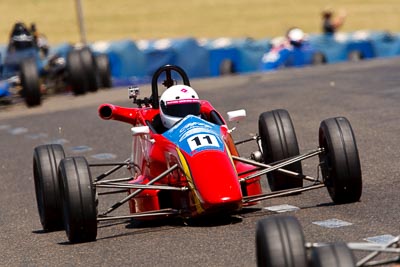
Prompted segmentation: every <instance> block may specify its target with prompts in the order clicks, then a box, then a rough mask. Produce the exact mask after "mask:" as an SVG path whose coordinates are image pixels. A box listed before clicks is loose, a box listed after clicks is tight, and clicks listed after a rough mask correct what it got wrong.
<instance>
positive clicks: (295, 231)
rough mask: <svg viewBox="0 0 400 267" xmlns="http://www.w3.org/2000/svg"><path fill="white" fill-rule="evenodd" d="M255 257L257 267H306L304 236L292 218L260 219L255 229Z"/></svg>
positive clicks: (298, 224) (296, 221) (299, 226)
mask: <svg viewBox="0 0 400 267" xmlns="http://www.w3.org/2000/svg"><path fill="white" fill-rule="evenodd" d="M256 257H257V266H259V267H266V266H268V267H306V266H308V265H307V254H306V248H305V241H304V234H303V230H302V228H301V225H300V223H299V221H298V220H297V219H296V218H295V217H293V216H275V217H268V218H265V219H261V220H259V221H258V223H257V227H256Z"/></svg>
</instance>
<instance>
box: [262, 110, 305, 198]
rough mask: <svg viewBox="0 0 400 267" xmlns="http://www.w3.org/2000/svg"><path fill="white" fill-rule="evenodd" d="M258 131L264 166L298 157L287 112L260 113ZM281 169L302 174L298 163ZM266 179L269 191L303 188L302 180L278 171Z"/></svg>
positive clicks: (269, 174) (294, 135) (296, 145)
mask: <svg viewBox="0 0 400 267" xmlns="http://www.w3.org/2000/svg"><path fill="white" fill-rule="evenodd" d="M258 129H259V136H260V138H261V145H262V150H263V158H264V162H265V164H270V163H274V162H277V161H281V160H285V159H288V158H290V157H293V156H298V155H299V145H298V143H297V137H296V133H295V130H294V126H293V123H292V120H291V118H290V115H289V113H288V111H286V110H284V109H277V110H272V111H268V112H264V113H261V114H260V116H259V119H258ZM283 169H287V170H290V171H294V172H297V173H302V166H301V162H300V161H298V162H295V163H292V164H290V165H288V166H285V167H283ZM267 178H268V184H269V187H270V188H271V191H279V190H285V189H292V188H297V187H302V186H303V180H302V179H299V178H294V177H291V176H289V175H287V174H284V173H280V172H278V171H273V172H270V173H267Z"/></svg>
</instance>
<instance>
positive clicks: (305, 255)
mask: <svg viewBox="0 0 400 267" xmlns="http://www.w3.org/2000/svg"><path fill="white" fill-rule="evenodd" d="M399 246H400V236H397V237H394V238H393V239H392V240H391V241H388V242H387V243H386V244H373V243H366V242H352V243H343V242H337V243H308V242H307V243H306V242H305V239H304V233H303V230H302V228H301V225H300V223H299V221H298V220H297V219H296V218H295V217H293V216H274V217H269V218H264V219H261V220H259V221H258V223H257V228H256V255H257V266H259V267H267V266H268V267H290V266H292V267H295V266H296V267H307V266H312V267H332V266H334V267H353V266H354V267H355V266H383V265H389V264H390V265H391V266H394V265H392V264H393V263H400V248H399ZM353 251H354V252H355V251H358V252H360V251H361V252H369V254H367V255H365V256H364V257H363V258H361V259H359V260H358V261H357V260H356V257H355V255H354V252H353ZM390 254H392V255H393V254H394V255H395V256H394V257H389V256H388V255H390ZM385 255H386V256H388V257H384V256H385ZM378 256H381V257H380V258H379V259H377V260H374V259H375V258H376V257H378ZM396 266H397V265H396Z"/></svg>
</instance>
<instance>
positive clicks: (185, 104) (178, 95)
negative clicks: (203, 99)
mask: <svg viewBox="0 0 400 267" xmlns="http://www.w3.org/2000/svg"><path fill="white" fill-rule="evenodd" d="M187 115H195V116H198V115H200V100H199V96H198V95H197V93H196V91H195V90H193V88H192V87H189V86H187V85H174V86H171V87H170V88H168V89H167V90H165V91H164V93H163V94H162V95H161V98H160V117H161V121H162V123H163V125H164V127H166V128H168V129H169V128H171V127H172V126H173V125H174V124H175V123H177V122H178V121H179V120H180V119H182V118H184V117H186V116H187Z"/></svg>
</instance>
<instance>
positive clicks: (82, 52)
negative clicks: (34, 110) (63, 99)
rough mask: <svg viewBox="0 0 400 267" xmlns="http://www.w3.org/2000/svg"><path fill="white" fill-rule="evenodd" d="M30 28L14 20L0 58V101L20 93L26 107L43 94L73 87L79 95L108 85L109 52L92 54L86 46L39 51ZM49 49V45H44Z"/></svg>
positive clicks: (71, 89)
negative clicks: (5, 47) (64, 49)
mask: <svg viewBox="0 0 400 267" xmlns="http://www.w3.org/2000/svg"><path fill="white" fill-rule="evenodd" d="M34 36H35V34H34V32H33V30H29V29H28V28H27V27H26V26H25V24H24V23H20V22H18V23H16V24H15V26H14V28H13V30H12V35H11V38H10V39H11V40H10V43H9V45H8V47H7V49H6V51H5V53H4V54H3V55H0V58H1V56H2V57H4V62H1V60H0V101H1V102H8V103H9V102H12V100H13V98H16V97H21V96H22V97H23V98H24V100H25V103H26V105H27V106H28V107H34V106H38V105H40V104H41V102H42V95H49V94H52V93H58V92H66V91H72V92H73V93H74V94H75V95H81V94H84V93H86V92H87V91H92V92H94V91H97V89H98V88H109V87H111V70H110V63H109V60H108V56H107V55H105V54H100V55H95V54H94V53H93V52H92V51H91V49H90V48H89V47H88V46H77V47H74V48H71V49H70V50H69V51H67V52H66V53H65V55H61V54H59V53H50V55H48V54H47V52H46V53H42V49H41V47H42V46H40V45H39V44H38V43H39V42H38V41H37V40H35V38H34ZM47 49H49V48H48V47H47V48H46V51H47Z"/></svg>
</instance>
